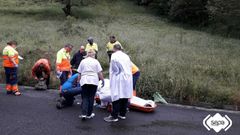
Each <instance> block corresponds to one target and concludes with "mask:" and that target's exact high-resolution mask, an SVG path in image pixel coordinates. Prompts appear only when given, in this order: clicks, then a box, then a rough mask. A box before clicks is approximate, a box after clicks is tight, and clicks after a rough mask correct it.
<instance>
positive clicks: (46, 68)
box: [32, 59, 51, 77]
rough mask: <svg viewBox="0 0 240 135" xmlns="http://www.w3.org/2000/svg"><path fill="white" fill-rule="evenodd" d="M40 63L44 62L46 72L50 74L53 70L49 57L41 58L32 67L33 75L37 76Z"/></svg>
mask: <svg viewBox="0 0 240 135" xmlns="http://www.w3.org/2000/svg"><path fill="white" fill-rule="evenodd" d="M40 64H43V65H44V72H45V73H46V74H47V75H50V72H51V66H50V63H49V61H48V60H47V59H39V60H38V61H37V62H36V63H35V64H34V65H33V67H32V76H33V77H36V71H37V69H38V66H39V65H40Z"/></svg>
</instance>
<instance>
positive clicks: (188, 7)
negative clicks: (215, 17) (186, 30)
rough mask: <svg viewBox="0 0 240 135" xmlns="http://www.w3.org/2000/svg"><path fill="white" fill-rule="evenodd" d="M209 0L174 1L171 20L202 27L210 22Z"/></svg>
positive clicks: (170, 11) (170, 12)
mask: <svg viewBox="0 0 240 135" xmlns="http://www.w3.org/2000/svg"><path fill="white" fill-rule="evenodd" d="M206 4H207V0H172V1H171V2H170V5H171V8H170V10H169V18H170V19H171V20H172V21H176V22H182V23H189V24H191V25H202V24H205V23H207V21H208V12H207V8H206Z"/></svg>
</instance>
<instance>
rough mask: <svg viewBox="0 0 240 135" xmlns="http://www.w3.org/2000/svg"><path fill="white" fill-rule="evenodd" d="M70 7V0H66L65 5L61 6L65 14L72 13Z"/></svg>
mask: <svg viewBox="0 0 240 135" xmlns="http://www.w3.org/2000/svg"><path fill="white" fill-rule="evenodd" d="M71 7H72V0H66V6H65V7H64V8H62V9H63V11H64V13H65V15H66V16H69V15H70V16H71V15H72V12H71Z"/></svg>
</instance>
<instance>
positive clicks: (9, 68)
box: [3, 41, 21, 96]
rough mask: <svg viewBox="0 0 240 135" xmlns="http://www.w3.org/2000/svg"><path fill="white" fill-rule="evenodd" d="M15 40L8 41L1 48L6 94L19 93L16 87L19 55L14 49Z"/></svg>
mask: <svg viewBox="0 0 240 135" xmlns="http://www.w3.org/2000/svg"><path fill="white" fill-rule="evenodd" d="M16 47H17V42H16V41H10V42H8V43H7V46H6V47H5V48H4V49H3V67H4V69H5V75H6V90H7V94H14V95H16V96H19V95H21V93H20V92H19V89H18V84H17V83H18V77H17V72H18V64H19V55H18V52H17V51H16Z"/></svg>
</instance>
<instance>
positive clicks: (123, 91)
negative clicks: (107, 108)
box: [109, 51, 133, 101]
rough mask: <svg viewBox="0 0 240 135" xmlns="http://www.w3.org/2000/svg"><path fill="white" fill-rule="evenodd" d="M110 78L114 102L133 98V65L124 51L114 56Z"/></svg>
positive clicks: (112, 57)
mask: <svg viewBox="0 0 240 135" xmlns="http://www.w3.org/2000/svg"><path fill="white" fill-rule="evenodd" d="M109 78H110V91H111V98H112V101H116V100H118V99H120V98H131V97H132V93H133V82H132V63H131V60H130V58H129V56H128V55H127V54H125V53H123V52H122V51H117V52H115V53H113V54H112V56H111V62H110V69H109Z"/></svg>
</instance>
